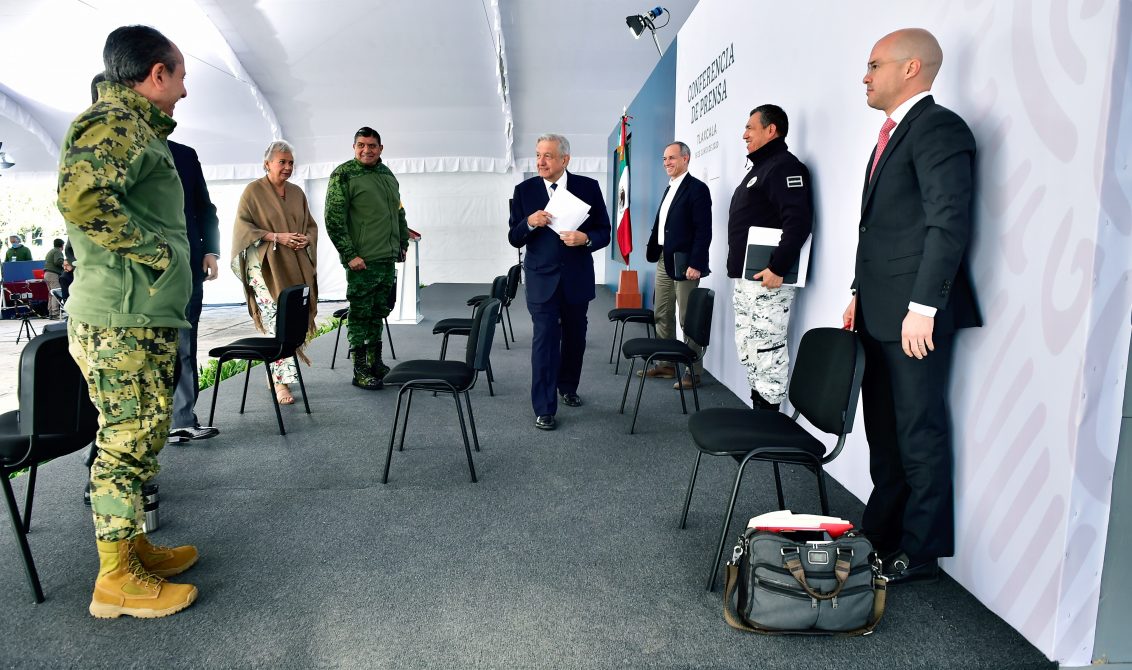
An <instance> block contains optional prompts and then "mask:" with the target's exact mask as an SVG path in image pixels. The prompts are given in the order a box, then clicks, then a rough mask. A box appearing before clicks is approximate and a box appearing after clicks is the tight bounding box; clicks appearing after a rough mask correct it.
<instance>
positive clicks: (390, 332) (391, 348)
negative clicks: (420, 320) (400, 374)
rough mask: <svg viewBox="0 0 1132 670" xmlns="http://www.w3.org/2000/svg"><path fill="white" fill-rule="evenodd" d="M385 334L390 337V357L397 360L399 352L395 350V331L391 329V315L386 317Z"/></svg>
mask: <svg viewBox="0 0 1132 670" xmlns="http://www.w3.org/2000/svg"><path fill="white" fill-rule="evenodd" d="M385 336H386V337H388V338H389V357H390V358H392V359H393V360H397V352H396V351H394V350H393V331H391V330H389V317H385Z"/></svg>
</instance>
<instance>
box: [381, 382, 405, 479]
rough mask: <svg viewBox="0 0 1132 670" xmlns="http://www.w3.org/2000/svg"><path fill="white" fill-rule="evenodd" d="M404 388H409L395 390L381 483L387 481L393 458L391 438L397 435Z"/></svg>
mask: <svg viewBox="0 0 1132 670" xmlns="http://www.w3.org/2000/svg"><path fill="white" fill-rule="evenodd" d="M406 390H409V389H406V388H405V387H402V388H401V390H400V391H398V392H397V409H396V410H395V411H394V413H393V425H392V426H390V428H389V449H388V451H386V453H385V472H383V473H382V475H381V483H382V484H388V483H389V463H390V462H391V461H392V460H393V438H395V437H397V420H398V419H399V418H400V417H401V396H402V395H404V394H405V391H406Z"/></svg>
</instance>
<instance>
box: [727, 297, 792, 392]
mask: <svg viewBox="0 0 1132 670" xmlns="http://www.w3.org/2000/svg"><path fill="white" fill-rule="evenodd" d="M796 290H797V289H796V288H795V287H793V286H781V287H779V288H770V289H768V288H763V285H762V284H761V283H759V282H755V281H747V280H743V279H739V280H736V281H735V292H734V294H733V295H732V304H733V305H734V307H735V348H736V349H737V350H738V352H739V362H740V363H742V364H743V366H744V367H745V368H747V382H748V383H749V384H750V385H751V388H752V389H754V390H756V391H758V392H759V395H761V396H762V397H763V399H764V400H766V401H767V402H771V403H778V402H782V401H783V400H785V399H786V382H787V381H788V380H789V377H790V351H789V349H788V348H787V346H786V329H787V326H789V325H790V306H791V305H792V304H793V303H794V292H795V291H796Z"/></svg>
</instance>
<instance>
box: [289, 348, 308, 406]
mask: <svg viewBox="0 0 1132 670" xmlns="http://www.w3.org/2000/svg"><path fill="white" fill-rule="evenodd" d="M291 358H293V359H294V360H295V372H296V373H298V375H299V390H300V391H302V392H303V406H304V407H306V408H307V414H310V413H311V404H310V402H308V401H307V387H306V384H304V383H303V368H302V366H300V365H299V355H298V354H295V355H294V356H292V357H291Z"/></svg>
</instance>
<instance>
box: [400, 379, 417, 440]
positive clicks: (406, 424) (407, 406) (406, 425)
mask: <svg viewBox="0 0 1132 670" xmlns="http://www.w3.org/2000/svg"><path fill="white" fill-rule="evenodd" d="M406 390H407V391H408V392H409V397H408V399H407V400H406V401H405V420H404V421H403V422H402V423H401V443H400V444H399V445H397V451H405V433H407V432H409V410H411V409H412V408H413V391H415V390H416V389H414V388H413V387H412V386H410V387H408V388H407V389H406V388H405V387H402V388H401V392H402V393H404V392H405V391H406ZM397 403H398V404H400V403H401V395H400V394H398V395H397Z"/></svg>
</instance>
